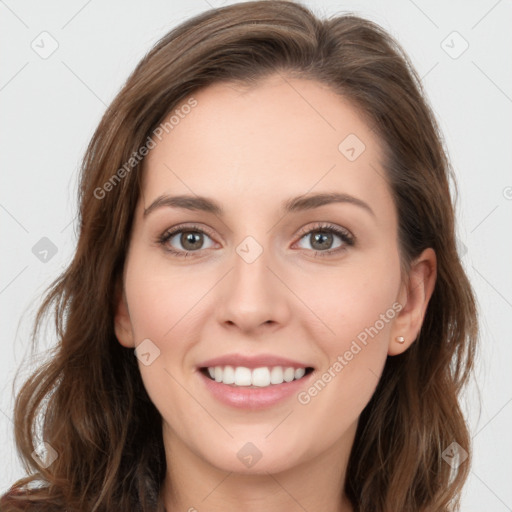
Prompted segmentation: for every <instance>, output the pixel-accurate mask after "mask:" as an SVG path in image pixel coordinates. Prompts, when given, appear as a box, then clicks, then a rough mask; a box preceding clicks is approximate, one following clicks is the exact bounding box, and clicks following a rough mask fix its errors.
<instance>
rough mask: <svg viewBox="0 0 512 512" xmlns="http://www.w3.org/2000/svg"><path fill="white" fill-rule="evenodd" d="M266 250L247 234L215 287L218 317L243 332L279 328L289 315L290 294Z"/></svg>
mask: <svg viewBox="0 0 512 512" xmlns="http://www.w3.org/2000/svg"><path fill="white" fill-rule="evenodd" d="M280 273H281V272H280V270H279V267H278V266H277V264H276V263H275V259H273V258H272V257H271V255H270V251H267V250H266V249H264V248H263V247H262V246H260V245H259V244H258V243H257V242H255V240H254V239H253V240H251V239H250V237H249V239H248V240H247V242H246V244H244V243H242V244H240V245H239V246H238V247H237V250H236V251H235V252H234V254H233V259H232V266H231V271H230V272H229V273H228V275H226V276H225V278H224V279H223V282H222V283H221V286H219V288H218V290H217V293H218V295H217V297H216V300H217V301H218V306H217V308H216V314H217V320H218V322H219V323H221V324H223V325H224V326H230V327H231V328H235V327H236V328H238V329H239V330H241V331H243V332H245V333H255V332H256V333H257V331H258V330H261V329H268V328H271V327H273V328H274V329H275V328H279V327H280V326H281V327H282V326H283V325H285V324H286V323H287V321H288V320H289V318H290V310H291V304H290V300H291V298H292V297H293V294H292V293H291V292H290V290H289V288H287V286H286V283H285V282H284V281H285V280H284V279H283V277H281V276H280V275H279V274H280Z"/></svg>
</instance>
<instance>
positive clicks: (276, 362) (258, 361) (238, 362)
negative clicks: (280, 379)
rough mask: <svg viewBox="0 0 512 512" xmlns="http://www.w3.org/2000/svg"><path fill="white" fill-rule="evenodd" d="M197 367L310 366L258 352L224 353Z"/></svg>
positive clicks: (309, 366)
mask: <svg viewBox="0 0 512 512" xmlns="http://www.w3.org/2000/svg"><path fill="white" fill-rule="evenodd" d="M198 366H199V368H208V367H210V368H211V367H214V366H234V367H237V366H243V367H245V368H251V369H254V368H261V367H262V366H283V367H285V368H290V367H293V368H312V366H311V365H310V364H307V363H301V362H300V361H294V360H293V359H288V358H286V357H280V356H276V355H273V354H259V355H257V356H246V355H242V354H226V355H224V356H220V357H214V358H213V359H208V360H207V361H203V362H202V363H200V364H199V365H198Z"/></svg>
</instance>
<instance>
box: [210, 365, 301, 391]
mask: <svg viewBox="0 0 512 512" xmlns="http://www.w3.org/2000/svg"><path fill="white" fill-rule="evenodd" d="M208 374H209V375H210V377H211V378H212V379H213V380H215V381H216V382H222V383H223V384H234V385H235V386H256V387H260V388H266V387H267V386H270V385H272V384H274V385H275V384H282V383H283V382H291V381H292V380H298V379H302V377H304V375H305V374H306V369H305V368H292V367H291V366H290V367H283V366H273V367H271V368H269V367H267V366H263V367H260V368H254V369H253V370H251V369H250V368H246V367H245V366H237V367H233V366H215V367H209V368H208Z"/></svg>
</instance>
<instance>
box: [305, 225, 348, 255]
mask: <svg viewBox="0 0 512 512" xmlns="http://www.w3.org/2000/svg"><path fill="white" fill-rule="evenodd" d="M335 238H338V239H340V240H341V243H339V244H338V245H337V246H336V247H334V248H333V247H332V245H333V241H334V239H335ZM303 239H306V240H308V239H309V241H310V246H311V249H312V250H314V251H315V256H316V255H317V254H320V255H321V256H327V255H330V254H333V253H338V252H340V251H344V250H346V248H347V246H353V245H354V243H355V239H354V237H353V236H352V235H351V234H350V232H349V231H347V230H346V229H343V228H340V227H338V226H333V225H332V224H320V225H317V226H315V227H314V228H313V229H310V230H309V231H307V232H306V233H305V234H304V235H303V236H302V237H301V240H303Z"/></svg>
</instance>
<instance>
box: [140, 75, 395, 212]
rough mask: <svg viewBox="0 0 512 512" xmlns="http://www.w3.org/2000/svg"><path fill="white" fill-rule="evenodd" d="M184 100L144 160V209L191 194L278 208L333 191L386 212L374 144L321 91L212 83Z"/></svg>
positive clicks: (279, 81)
mask: <svg viewBox="0 0 512 512" xmlns="http://www.w3.org/2000/svg"><path fill="white" fill-rule="evenodd" d="M192 97H193V99H194V100H195V101H196V104H195V106H194V107H193V108H190V109H188V108H187V109H183V111H181V112H180V106H177V107H176V108H175V109H174V110H173V112H174V113H176V111H178V114H181V115H179V116H177V117H175V118H174V119H175V120H177V119H178V118H179V122H177V123H176V122H175V123H174V124H173V125H172V128H169V129H168V130H167V132H164V133H163V136H162V137H161V141H159V140H158V139H155V142H157V144H156V147H154V149H152V150H151V151H150V153H149V154H148V156H147V157H146V160H145V165H144V180H143V196H144V203H145V205H146V206H147V205H148V204H149V203H150V202H151V201H152V200H154V199H155V198H156V197H158V196H159V195H162V194H173V195H177V194H197V195H202V196H208V197H215V198H216V199H217V200H218V201H219V202H220V203H222V204H224V205H225V209H226V210H229V206H230V205H232V206H233V208H235V207H237V206H244V207H248V206H255V207H256V208H261V207H262V206H263V205H267V204H268V205H272V204H273V203H275V204H276V207H277V204H278V203H279V204H280V203H281V202H282V201H283V200H284V199H286V198H289V197H291V196H297V195H301V194H306V193H313V192H324V191H331V192H332V191H336V192H342V193H347V194H351V195H354V196H357V197H360V198H361V199H362V200H364V201H366V202H369V203H373V204H375V203H377V205H376V209H377V210H378V209H379V203H381V204H380V207H381V208H386V207H390V205H391V203H390V201H391V197H390V192H389V190H388V186H387V183H386V181H385V179H384V172H383V170H382V167H381V154H382V152H381V147H380V140H379V139H378V137H377V135H376V134H375V133H374V132H373V131H372V130H371V129H370V127H369V126H367V125H366V123H365V121H364V119H363V118H362V117H361V116H360V115H359V113H358V112H357V110H356V109H355V108H354V107H353V106H352V105H351V104H350V103H349V102H348V101H347V100H346V99H344V98H342V97H341V96H339V95H338V94H336V93H335V92H333V91H332V90H331V89H329V88H328V87H327V86H326V85H324V84H321V83H318V82H316V81H312V80H305V79H293V78H284V77H280V76H273V77H270V78H267V79H266V80H264V81H262V82H260V83H258V84H257V85H256V86H253V87H251V88H247V87H244V88H242V87H240V86H238V85H235V84H230V83H218V84H214V85H212V86H209V87H207V88H204V89H201V90H199V91H197V92H196V93H194V94H193V95H192ZM185 103H186V101H185V102H183V103H182V105H183V104H185ZM185 112H186V113H185ZM170 114H172V113H170ZM167 118H169V116H167Z"/></svg>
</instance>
